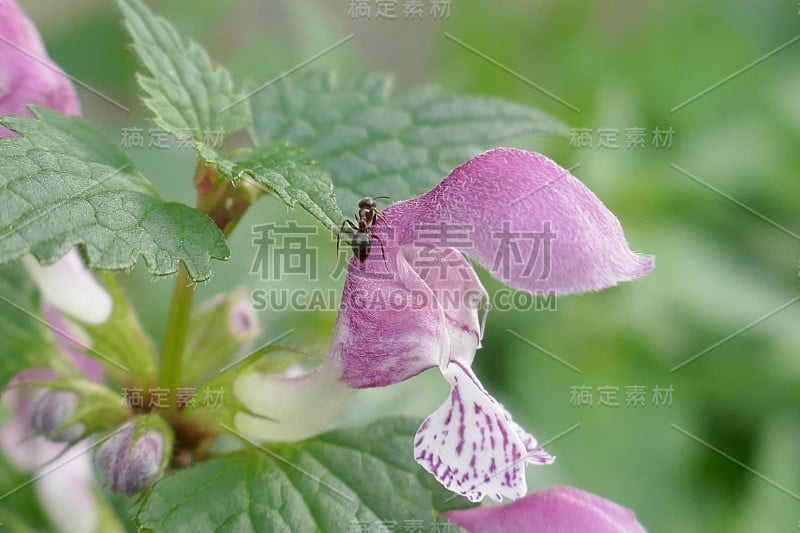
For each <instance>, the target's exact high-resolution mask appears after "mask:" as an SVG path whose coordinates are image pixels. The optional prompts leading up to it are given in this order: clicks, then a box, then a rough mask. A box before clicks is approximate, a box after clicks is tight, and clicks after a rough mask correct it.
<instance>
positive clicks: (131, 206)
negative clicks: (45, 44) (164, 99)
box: [0, 106, 230, 281]
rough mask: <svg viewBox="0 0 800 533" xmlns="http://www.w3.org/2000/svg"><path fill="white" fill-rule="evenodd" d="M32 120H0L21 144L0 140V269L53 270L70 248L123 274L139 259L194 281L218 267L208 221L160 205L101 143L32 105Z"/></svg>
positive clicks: (77, 124)
mask: <svg viewBox="0 0 800 533" xmlns="http://www.w3.org/2000/svg"><path fill="white" fill-rule="evenodd" d="M31 110H32V111H33V113H34V114H35V116H36V119H34V120H31V119H26V118H22V117H15V116H6V117H2V118H1V119H0V123H2V124H3V125H4V126H6V127H7V128H9V129H11V130H13V131H15V132H17V133H18V134H19V135H20V136H19V137H13V138H7V139H1V140H0V205H2V206H3V209H2V210H0V264H1V263H7V262H9V261H13V260H15V259H17V258H19V257H20V256H21V255H23V254H25V253H32V254H33V255H34V256H36V258H37V259H38V260H39V261H40V262H41V263H44V264H49V263H52V262H54V261H55V260H56V259H58V258H59V257H61V256H62V255H64V254H65V253H66V252H67V251H68V250H69V249H70V248H72V247H73V246H74V245H76V244H81V245H83V247H84V250H85V257H86V259H87V263H88V265H89V266H90V267H91V268H95V269H108V270H119V269H127V268H131V267H133V266H134V265H135V264H136V261H137V259H138V257H139V256H140V255H141V256H143V257H144V260H145V263H146V264H147V267H148V268H149V270H150V272H151V273H152V274H156V275H164V274H171V273H173V272H175V271H176V270H177V269H178V265H179V262H180V261H183V262H184V263H185V264H186V268H187V270H188V272H189V275H190V276H191V278H192V279H193V280H197V281H202V280H205V279H207V278H208V277H209V276H210V275H211V266H210V259H211V258H212V257H213V258H215V259H221V260H227V259H228V257H229V255H230V254H229V250H228V245H227V244H226V242H225V238H224V237H223V236H222V233H221V232H220V231H219V229H218V228H217V227H216V225H215V224H214V222H213V221H211V219H209V218H208V217H207V216H205V215H204V214H203V213H201V212H200V211H198V210H196V209H194V208H191V207H189V206H186V205H183V204H179V203H174V202H165V201H164V200H162V199H161V197H160V196H159V195H158V193H157V192H156V190H155V189H154V188H153V186H152V185H151V184H150V182H149V181H147V180H146V179H145V178H144V177H143V176H142V175H141V174H139V173H138V172H137V171H136V169H135V168H134V167H133V164H132V163H131V161H130V160H129V159H128V158H127V156H126V155H125V154H124V153H123V152H122V151H121V150H120V149H119V148H118V147H117V146H116V145H114V144H113V143H111V142H110V141H108V139H106V138H105V136H104V135H103V134H102V133H101V132H99V131H97V130H95V129H93V128H92V127H91V126H90V125H89V124H88V123H87V122H85V121H84V120H82V119H80V118H77V117H65V116H62V115H59V114H58V113H56V112H54V111H50V110H48V109H45V108H41V107H35V106H31Z"/></svg>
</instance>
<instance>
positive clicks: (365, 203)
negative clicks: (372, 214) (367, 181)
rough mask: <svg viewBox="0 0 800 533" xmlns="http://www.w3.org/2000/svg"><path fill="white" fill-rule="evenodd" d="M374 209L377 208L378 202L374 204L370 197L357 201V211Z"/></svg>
mask: <svg viewBox="0 0 800 533" xmlns="http://www.w3.org/2000/svg"><path fill="white" fill-rule="evenodd" d="M376 207H378V202H376V201H375V199H374V198H372V197H371V196H365V197H364V198H362V199H361V200H359V201H358V208H359V209H364V208H367V209H375V208H376Z"/></svg>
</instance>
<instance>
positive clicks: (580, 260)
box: [328, 148, 654, 501]
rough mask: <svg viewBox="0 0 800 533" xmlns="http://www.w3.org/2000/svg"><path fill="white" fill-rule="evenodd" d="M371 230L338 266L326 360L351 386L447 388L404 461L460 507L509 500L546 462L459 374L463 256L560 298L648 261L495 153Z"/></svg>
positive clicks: (471, 313) (572, 184)
mask: <svg viewBox="0 0 800 533" xmlns="http://www.w3.org/2000/svg"><path fill="white" fill-rule="evenodd" d="M373 234H374V235H375V236H376V237H377V238H376V237H373V238H372V247H371V253H370V255H369V257H368V258H367V259H366V260H365V261H364V262H361V261H360V260H359V259H358V258H357V257H354V258H353V259H352V260H351V262H350V265H349V269H348V276H347V279H346V281H345V286H344V292H343V295H342V305H341V309H340V312H339V317H338V320H337V323H336V327H335V331H334V334H333V341H332V345H331V351H330V361H329V363H328V364H331V365H334V366H335V367H336V368H337V369H338V371H339V374H340V376H341V379H342V380H343V381H344V383H346V384H347V385H348V386H350V387H353V388H368V387H382V386H387V385H391V384H393V383H397V382H399V381H402V380H405V379H408V378H410V377H412V376H415V375H417V374H419V373H420V372H422V371H424V370H427V369H429V368H435V367H438V368H439V370H440V371H441V372H442V375H443V376H444V378H445V379H446V380H447V381H448V382H449V383H450V386H451V393H450V397H449V398H448V399H447V400H446V401H445V402H444V403H443V404H442V405H441V406H440V407H439V408H438V409H437V410H436V411H435V412H434V413H433V414H432V415H430V416H429V417H428V418H427V419H426V420H425V421H424V422H423V423H422V425H421V426H420V428H419V430H418V432H417V436H416V439H415V442H414V453H415V458H416V460H417V461H418V462H419V463H420V464H421V465H422V466H423V467H424V468H425V469H426V470H428V471H429V472H430V473H431V474H432V475H433V476H434V477H436V479H437V480H439V481H440V482H441V483H442V484H443V485H444V486H446V487H447V488H448V489H450V490H452V491H453V492H456V493H458V494H461V495H464V496H466V497H467V498H469V499H470V500H472V501H480V500H482V499H483V498H484V496H486V495H488V496H490V497H492V498H493V499H495V500H498V501H499V500H501V499H502V497H508V498H520V497H522V496H523V495H525V493H526V492H527V487H526V482H525V472H524V465H525V463H528V462H531V463H534V464H540V465H543V464H548V463H551V462H552V461H553V459H554V458H553V457H551V456H550V455H548V454H547V453H546V452H544V450H542V449H541V448H539V447H538V445H537V442H536V439H534V437H533V436H532V435H530V434H529V433H527V432H525V431H524V430H523V429H522V428H520V427H519V426H518V425H517V424H515V423H514V421H513V420H512V419H511V416H510V415H509V413H508V412H507V411H506V410H505V408H504V407H503V406H502V405H501V404H500V403H498V402H497V401H496V400H495V399H494V398H492V396H491V395H490V394H489V393H488V392H487V391H486V390H485V389H484V388H483V386H482V385H481V384H480V382H479V381H478V378H477V377H476V376H475V374H474V373H473V372H472V370H471V369H470V365H471V363H472V359H473V357H474V355H475V351H476V350H477V348H479V347H480V342H481V337H482V334H483V328H482V321H481V317H480V316H479V312H478V309H479V307H480V306H479V305H477V304H476V302H478V301H480V299H481V298H483V297H485V296H486V291H485V290H484V288H483V287H482V285H481V283H480V281H479V280H478V278H477V276H476V274H475V271H474V270H473V269H472V267H471V266H470V265H469V263H467V262H466V260H465V259H464V257H463V256H462V252H463V253H465V254H467V255H469V256H470V257H472V258H473V259H475V260H476V261H477V262H478V263H479V264H480V265H481V266H483V267H484V268H486V269H487V270H488V271H489V272H490V273H491V274H492V275H493V276H495V277H496V278H498V279H500V280H502V281H504V282H505V283H507V284H509V285H511V286H512V287H514V288H517V289H520V290H524V291H529V292H537V291H540V292H541V291H555V293H556V294H561V295H563V294H569V293H575V292H583V291H591V290H598V289H602V288H604V287H610V286H612V285H615V284H617V283H619V282H622V281H628V280H633V279H636V278H639V277H641V276H644V275H645V274H647V273H648V272H649V271H650V270H651V269H652V268H653V266H654V260H653V258H652V257H650V256H644V255H639V254H636V253H633V252H632V251H631V250H630V249H629V247H628V244H627V242H626V240H625V237H624V235H623V231H622V228H621V226H620V224H619V221H618V220H617V219H616V217H614V215H613V214H612V213H611V212H610V211H609V210H608V209H607V208H606V207H605V206H604V205H603V203H602V202H601V201H600V200H599V199H598V198H597V197H596V196H595V195H594V194H593V193H592V192H591V191H590V190H589V189H587V188H586V187H585V186H584V185H583V184H582V183H581V182H579V181H578V180H577V179H576V178H574V177H573V176H572V175H570V174H569V172H568V171H566V170H565V169H563V168H561V167H560V166H558V165H557V164H556V163H554V162H553V161H551V160H549V159H547V158H546V157H544V156H541V155H538V154H534V153H530V152H526V151H522V150H515V149H508V148H498V149H495V150H491V151H489V152H486V153H484V154H481V155H479V156H477V157H475V158H473V159H471V160H470V161H468V162H466V163H464V164H463V165H461V166H460V167H458V168H456V169H455V170H454V171H453V172H452V173H451V174H450V175H449V176H448V177H447V178H445V179H444V180H443V181H442V182H441V183H440V184H439V185H437V186H436V187H435V188H434V189H433V190H431V191H430V192H428V193H426V194H423V195H422V196H420V197H418V198H413V199H410V200H406V201H403V202H398V203H395V204H393V205H391V206H390V207H388V208H387V209H386V210H385V211H384V212H383V217H382V218H378V219H377V220H376V222H375V225H374V226H373ZM378 239H380V240H378ZM484 318H485V317H484Z"/></svg>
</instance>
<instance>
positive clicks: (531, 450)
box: [414, 362, 554, 502]
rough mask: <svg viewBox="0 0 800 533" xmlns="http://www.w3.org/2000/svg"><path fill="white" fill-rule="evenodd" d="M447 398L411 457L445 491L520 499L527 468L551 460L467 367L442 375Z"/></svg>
mask: <svg viewBox="0 0 800 533" xmlns="http://www.w3.org/2000/svg"><path fill="white" fill-rule="evenodd" d="M444 375H445V377H446V378H447V380H448V381H449V382H450V385H451V387H452V390H451V392H450V397H449V398H448V399H447V400H446V401H445V402H444V403H443V404H442V405H441V406H440V407H439V408H438V409H437V410H436V411H434V413H433V414H432V415H430V416H429V417H428V418H427V419H425V421H424V422H423V423H422V425H421V426H420V428H419V430H418V431H417V435H416V438H415V440H414V458H415V459H416V460H417V462H418V463H419V464H420V465H422V467H423V468H425V470H427V471H428V472H430V473H431V474H432V475H433V476H434V477H435V478H436V479H437V480H438V481H439V482H440V483H441V484H442V485H444V486H445V487H447V488H448V489H449V490H451V491H453V492H455V493H457V494H461V495H462V496H466V497H467V498H468V499H469V500H471V501H474V502H477V501H481V500H482V499H483V498H484V497H485V496H487V495H488V496H489V497H491V498H493V499H495V500H497V501H500V500H502V498H503V497H507V498H512V499H516V498H520V497H522V496H523V495H524V494H525V493H526V492H527V490H528V489H527V484H526V482H525V465H526V464H527V463H534V464H539V465H544V464H550V463H552V462H553V460H554V458H553V457H552V456H550V455H548V454H547V453H545V452H544V451H543V450H542V449H541V448H539V447H538V445H537V443H536V440H535V439H534V438H533V436H531V435H529V434H528V433H526V432H525V431H523V430H522V429H521V428H520V427H519V426H518V425H517V424H515V423H514V421H513V420H511V416H510V415H509V414H508V411H506V410H505V408H504V407H503V406H502V405H500V404H499V403H498V402H497V400H495V399H494V398H492V397H491V396H490V395H489V393H488V392H486V390H485V389H484V388H483V386H482V385H481V384H480V382H479V381H478V379H477V378H476V377H475V374H473V373H472V370H470V369H469V367H466V366H463V365H462V364H461V363H459V362H453V363H451V364H450V365H449V366H448V367H447V370H445V372H444Z"/></svg>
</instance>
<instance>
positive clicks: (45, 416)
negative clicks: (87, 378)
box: [30, 390, 86, 442]
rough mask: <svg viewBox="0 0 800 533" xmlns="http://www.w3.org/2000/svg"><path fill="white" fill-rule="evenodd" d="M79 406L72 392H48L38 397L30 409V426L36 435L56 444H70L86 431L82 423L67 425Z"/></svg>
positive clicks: (78, 400)
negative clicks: (40, 435) (39, 434)
mask: <svg viewBox="0 0 800 533" xmlns="http://www.w3.org/2000/svg"><path fill="white" fill-rule="evenodd" d="M79 404H80V397H79V396H78V395H77V394H75V393H74V392H70V391H64V390H49V391H46V392H44V393H43V394H42V395H41V396H39V397H38V398H37V399H36V401H35V402H34V403H33V407H32V408H31V417H30V424H31V428H33V430H34V431H36V432H37V433H41V434H42V435H43V436H45V437H47V438H48V439H50V440H53V441H56V442H71V441H75V440H78V439H79V438H81V437H82V436H83V434H84V432H85V431H86V425H85V424H83V423H82V422H75V423H72V424H68V422H69V421H70V418H72V417H73V416H74V415H75V412H76V411H77V409H78V405H79Z"/></svg>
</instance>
